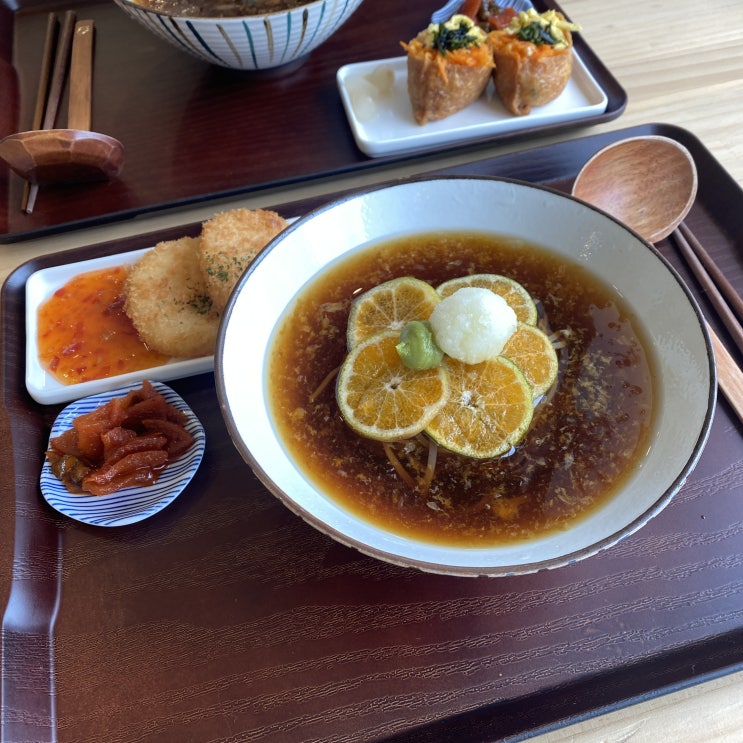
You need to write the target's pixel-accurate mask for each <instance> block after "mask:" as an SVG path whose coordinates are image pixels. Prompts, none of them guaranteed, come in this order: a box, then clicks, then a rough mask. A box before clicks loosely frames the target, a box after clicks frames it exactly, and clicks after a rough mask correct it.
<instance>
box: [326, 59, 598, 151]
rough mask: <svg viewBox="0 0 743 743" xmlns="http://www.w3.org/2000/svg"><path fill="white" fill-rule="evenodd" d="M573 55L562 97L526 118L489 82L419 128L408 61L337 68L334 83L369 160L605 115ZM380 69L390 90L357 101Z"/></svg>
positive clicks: (593, 87) (594, 85)
mask: <svg viewBox="0 0 743 743" xmlns="http://www.w3.org/2000/svg"><path fill="white" fill-rule="evenodd" d="M573 54H574V55H575V56H574V62H573V74H572V75H571V77H570V80H569V81H568V84H567V86H566V87H565V90H564V91H563V92H562V94H561V95H560V96H558V97H557V98H556V99H555V100H554V101H552V102H551V103H548V104H547V105H546V106H540V107H539V108H534V109H532V111H531V113H529V114H527V115H526V116H515V115H514V114H512V113H510V112H509V111H507V110H506V108H505V106H504V105H503V104H502V103H501V101H500V99H499V98H498V95H497V94H496V92H495V88H494V86H493V83H492V81H491V82H489V83H488V87H487V88H486V90H485V93H483V95H482V96H480V98H479V99H478V100H477V101H475V102H474V103H472V104H471V105H469V106H468V107H467V108H465V109H463V110H462V111H458V112H457V113H455V114H453V115H452V116H449V117H448V118H446V119H442V120H441V121H432V122H429V123H427V124H424V125H422V126H421V125H420V124H417V123H416V122H415V119H414V118H413V114H412V110H411V107H410V99H409V98H408V88H407V58H406V57H393V58H390V59H380V60H374V61H370V62H359V63H356V64H350V65H345V66H344V67H341V68H340V69H339V70H338V72H337V75H336V80H337V83H338V89H339V91H340V95H341V99H342V101H343V107H344V108H345V110H346V116H347V117H348V122H349V124H350V125H351V130H352V131H353V136H354V139H355V140H356V144H357V146H358V148H359V149H360V150H361V151H362V152H364V153H365V154H367V155H369V156H370V157H382V156H384V155H392V154H399V153H404V152H415V151H416V150H426V149H434V148H437V147H442V146H445V145H450V144H455V143H464V142H467V141H468V140H475V139H481V138H487V137H493V136H496V135H498V134H505V133H507V132H515V131H518V130H520V129H527V128H532V127H539V126H547V125H550V124H560V123H565V122H570V121H580V120H581V119H584V118H587V117H589V116H594V115H596V114H602V113H603V112H604V111H605V110H606V106H607V104H608V98H607V96H606V93H605V92H604V91H603V89H602V88H601V86H600V85H599V84H598V82H596V79H595V78H594V77H593V75H592V74H591V73H590V72H589V70H588V68H587V67H586V65H585V64H584V63H583V60H582V59H581V58H580V55H579V54H578V53H577V52H576V51H575V49H573ZM379 67H388V68H390V69H391V70H392V72H393V73H394V84H393V86H392V88H391V89H390V90H389V91H387V92H384V93H378V94H377V95H375V96H374V98H373V100H372V101H370V100H369V99H366V100H364V101H363V102H359V101H358V100H357V97H356V95H355V92H356V91H358V90H359V88H360V86H362V85H364V78H365V76H367V75H369V74H371V73H373V72H374V71H375V70H377V68H379ZM365 87H366V86H365Z"/></svg>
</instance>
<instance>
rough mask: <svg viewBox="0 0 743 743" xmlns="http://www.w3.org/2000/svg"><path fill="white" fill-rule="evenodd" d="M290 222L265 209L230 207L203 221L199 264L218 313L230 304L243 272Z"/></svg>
mask: <svg viewBox="0 0 743 743" xmlns="http://www.w3.org/2000/svg"><path fill="white" fill-rule="evenodd" d="M287 224H288V223H287V222H286V221H285V220H284V219H283V217H281V216H279V215H278V214H276V212H272V211H268V210H266V209H231V210H230V211H226V212H222V213H221V214H217V215H216V216H214V217H212V218H211V219H210V220H208V221H206V222H204V224H203V225H202V228H201V245H200V247H199V265H200V266H201V271H202V273H203V275H204V279H205V281H206V286H207V291H208V293H209V296H210V297H211V298H212V302H213V303H214V308H215V309H216V310H217V312H222V311H223V310H224V308H225V307H226V306H227V301H228V300H229V298H230V293H231V292H232V290H233V288H234V287H235V284H236V283H237V281H238V279H239V278H240V276H242V273H243V271H244V270H245V269H246V268H247V267H248V266H249V265H250V263H251V262H252V260H253V259H254V258H255V257H256V255H258V253H259V252H260V251H261V250H262V249H263V248H264V247H265V246H266V244H267V243H268V242H270V240H271V239H272V238H273V237H275V236H276V235H278V234H279V232H281V230H283V229H284V228H285V227H286V226H287Z"/></svg>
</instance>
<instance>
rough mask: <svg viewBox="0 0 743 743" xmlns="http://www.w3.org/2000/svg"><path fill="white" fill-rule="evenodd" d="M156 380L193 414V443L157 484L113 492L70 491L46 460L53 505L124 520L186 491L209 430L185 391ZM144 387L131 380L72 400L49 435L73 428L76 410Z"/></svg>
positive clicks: (84, 516)
mask: <svg viewBox="0 0 743 743" xmlns="http://www.w3.org/2000/svg"><path fill="white" fill-rule="evenodd" d="M151 384H152V386H153V387H154V388H155V389H156V390H157V391H158V392H159V393H160V394H161V395H162V396H163V397H164V398H165V400H166V402H168V403H170V404H171V405H172V406H173V407H175V408H177V409H178V410H181V411H182V412H184V413H185V414H186V416H187V418H188V421H187V423H186V430H187V431H188V432H189V433H190V434H191V435H192V436H193V437H194V443H193V444H192V445H191V448H190V449H189V450H188V451H187V452H186V453H185V454H183V455H182V456H181V457H179V458H178V459H177V460H176V461H175V462H171V463H170V464H169V465H168V467H167V469H166V470H165V471H164V472H163V473H162V474H161V475H160V478H159V479H158V481H157V482H156V483H154V484H153V485H149V486H147V487H132V488H122V489H121V490H119V491H117V492H115V493H111V494H110V495H76V494H74V493H70V492H69V491H68V490H67V488H66V487H65V486H64V484H63V483H62V481H61V480H59V478H58V477H57V476H56V475H55V474H54V473H53V472H52V468H51V466H50V464H49V462H48V461H46V460H45V461H44V466H43V467H42V469H41V480H40V483H41V493H42V495H43V496H44V498H45V500H46V502H47V503H48V504H49V505H50V506H51V507H52V508H54V509H55V510H57V511H59V512H60V513H62V514H64V515H65V516H69V517H70V518H71V519H75V520H76V521H82V522H84V523H86V524H92V525H93V526H124V525H126V524H134V523H136V522H137V521H142V520H143V519H146V518H148V517H150V516H152V515H154V514H156V513H158V512H159V511H162V509H163V508H165V507H166V506H168V505H170V504H171V503H172V502H173V501H174V500H175V499H176V498H177V497H178V496H179V495H180V494H181V492H182V491H183V489H184V488H185V487H186V485H188V483H189V482H190V481H191V478H192V477H193V476H194V474H195V472H196V470H197V469H198V468H199V464H201V459H202V457H203V456H204V447H205V444H206V435H205V433H204V428H203V426H202V425H201V422H200V421H199V419H198V418H197V417H196V416H195V415H194V413H193V411H192V410H191V408H189V407H188V405H186V403H185V402H184V400H183V399H182V398H181V397H180V395H178V394H177V393H176V392H174V391H173V390H172V389H170V387H168V386H166V385H164V384H162V383H161V382H152V383H151ZM139 387H141V384H139V383H136V384H130V385H127V386H126V387H120V388H118V389H116V390H111V391H109V392H102V393H101V394H99V395H92V396H91V397H85V398H83V399H82V400H77V401H75V402H73V403H71V404H70V405H68V406H67V407H66V408H65V409H64V410H63V411H62V412H61V413H60V414H59V415H58V416H57V419H56V420H55V421H54V425H53V426H52V430H51V433H50V436H49V438H50V439H52V438H54V437H55V436H59V435H60V434H61V433H64V431H66V430H67V429H69V428H71V427H72V421H73V419H75V418H77V416H79V415H82V414H83V413H88V412H90V411H91V410H93V409H95V408H98V407H100V406H101V405H103V404H105V403H107V402H108V401H109V400H111V399H113V398H115V397H123V396H124V395H126V393H127V392H129V391H130V390H133V389H137V388H139Z"/></svg>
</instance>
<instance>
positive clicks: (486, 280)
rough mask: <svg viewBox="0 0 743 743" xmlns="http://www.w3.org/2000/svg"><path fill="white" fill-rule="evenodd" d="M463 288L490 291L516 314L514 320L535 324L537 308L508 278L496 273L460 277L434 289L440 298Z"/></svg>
mask: <svg viewBox="0 0 743 743" xmlns="http://www.w3.org/2000/svg"><path fill="white" fill-rule="evenodd" d="M464 286H477V287H481V288H483V289H490V291H491V292H494V293H495V294H500V296H501V297H503V299H505V300H506V302H508V305H509V306H510V307H511V308H512V309H513V311H514V312H515V313H516V319H517V320H519V321H520V322H525V323H527V324H528V325H534V324H535V323H536V322H537V306H536V305H535V304H534V300H533V299H532V297H531V294H529V292H528V291H526V289H525V288H524V287H523V286H522V285H521V284H519V282H518V281H514V280H513V279H511V278H509V277H508V276H500V275H499V274H496V273H476V274H472V275H471V276H460V277H459V278H456V279H449V281H445V282H444V283H443V284H441V285H439V286H438V287H437V288H436V291H437V292H438V293H439V294H440V295H441V297H442V298H443V297H448V296H449V295H450V294H454V292H455V291H457V289H461V288H462V287H464Z"/></svg>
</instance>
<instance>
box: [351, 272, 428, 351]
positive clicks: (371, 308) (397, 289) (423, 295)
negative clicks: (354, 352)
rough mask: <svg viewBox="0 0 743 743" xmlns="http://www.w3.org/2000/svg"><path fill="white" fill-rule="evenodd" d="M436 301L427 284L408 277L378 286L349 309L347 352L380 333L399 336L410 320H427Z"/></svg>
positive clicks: (360, 297)
mask: <svg viewBox="0 0 743 743" xmlns="http://www.w3.org/2000/svg"><path fill="white" fill-rule="evenodd" d="M440 301H441V297H440V295H439V294H438V292H437V291H436V290H435V289H434V288H433V287H432V286H431V285H430V284H427V283H426V282H425V281H421V279H416V278H413V277H412V276H401V277H400V278H397V279H392V280H391V281H385V282H384V283H383V284H378V285H377V286H375V287H373V288H371V289H369V291H367V292H365V293H364V294H362V295H360V296H359V297H357V298H356V299H355V300H354V301H353V304H352V305H351V311H350V313H349V316H348V330H347V336H346V337H347V342H348V348H349V350H350V349H352V348H353V347H354V346H356V344H358V343H360V342H361V341H362V340H364V338H368V337H369V336H372V335H374V334H375V333H379V332H381V331H382V330H397V331H398V333H399V332H400V331H401V330H402V328H403V327H404V326H405V325H406V324H407V323H408V322H410V321H411V320H428V318H429V317H430V316H431V313H432V312H433V308H434V307H435V306H436V305H437V304H438V303H439V302H440Z"/></svg>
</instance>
